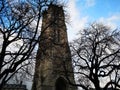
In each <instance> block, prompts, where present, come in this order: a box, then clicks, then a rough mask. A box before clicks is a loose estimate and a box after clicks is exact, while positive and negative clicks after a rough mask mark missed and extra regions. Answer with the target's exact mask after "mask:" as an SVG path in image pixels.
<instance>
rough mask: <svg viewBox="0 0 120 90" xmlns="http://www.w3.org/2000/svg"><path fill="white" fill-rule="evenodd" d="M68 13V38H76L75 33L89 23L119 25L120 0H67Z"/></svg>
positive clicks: (113, 26)
mask: <svg viewBox="0 0 120 90" xmlns="http://www.w3.org/2000/svg"><path fill="white" fill-rule="evenodd" d="M66 9H67V12H68V14H69V15H70V20H69V21H70V22H69V24H68V25H67V27H68V39H69V41H72V40H73V39H74V38H76V33H77V32H78V31H79V30H82V29H83V28H84V27H86V26H87V25H89V24H90V23H92V22H94V21H97V22H102V23H104V24H106V25H110V26H111V27H112V28H116V27H119V26H120V0H67V8H66Z"/></svg>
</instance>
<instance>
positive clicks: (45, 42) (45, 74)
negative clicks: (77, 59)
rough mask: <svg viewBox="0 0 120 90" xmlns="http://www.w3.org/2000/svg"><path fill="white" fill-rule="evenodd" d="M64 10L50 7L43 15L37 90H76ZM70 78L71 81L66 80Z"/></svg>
mask: <svg viewBox="0 0 120 90" xmlns="http://www.w3.org/2000/svg"><path fill="white" fill-rule="evenodd" d="M72 72H73V68H72V61H71V53H70V49H69V46H68V40H67V31H66V25H65V18H64V11H63V7H62V6H58V5H52V4H51V5H50V6H49V7H48V9H47V10H46V11H44V13H43V21H42V30H41V37H40V42H39V50H38V54H37V59H36V69H35V75H34V81H33V88H32V89H33V90H76V87H73V86H71V85H70V84H69V82H68V81H69V80H70V81H71V82H72V83H75V81H74V75H73V73H72ZM66 76H67V77H69V80H68V78H67V79H66Z"/></svg>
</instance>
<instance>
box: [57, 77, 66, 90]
mask: <svg viewBox="0 0 120 90" xmlns="http://www.w3.org/2000/svg"><path fill="white" fill-rule="evenodd" d="M55 87H56V89H55V90H67V84H66V81H65V80H64V79H63V78H61V77H60V78H58V79H57V81H56V84H55Z"/></svg>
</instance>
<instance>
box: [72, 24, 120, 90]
mask: <svg viewBox="0 0 120 90" xmlns="http://www.w3.org/2000/svg"><path fill="white" fill-rule="evenodd" d="M71 51H72V59H73V64H74V68H75V72H74V73H75V75H76V76H77V84H76V85H78V86H80V87H82V88H83V89H85V90H89V89H90V88H95V90H101V88H102V87H103V88H104V90H107V88H110V87H111V88H113V89H117V88H119V89H120V75H119V73H120V32H119V30H111V29H110V28H109V27H108V26H104V25H103V24H97V23H93V24H91V25H90V27H88V28H85V29H84V30H83V31H82V32H81V34H80V38H78V39H76V40H74V41H73V42H72V43H71ZM86 82H88V84H87V85H86V84H85V83H86Z"/></svg>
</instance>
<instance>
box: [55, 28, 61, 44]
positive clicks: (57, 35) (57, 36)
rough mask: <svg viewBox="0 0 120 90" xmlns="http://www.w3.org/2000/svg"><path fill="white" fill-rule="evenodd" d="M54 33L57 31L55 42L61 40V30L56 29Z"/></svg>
mask: <svg viewBox="0 0 120 90" xmlns="http://www.w3.org/2000/svg"><path fill="white" fill-rule="evenodd" d="M54 33H55V35H54V38H55V42H56V43H59V42H60V31H59V30H55V32H54Z"/></svg>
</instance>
